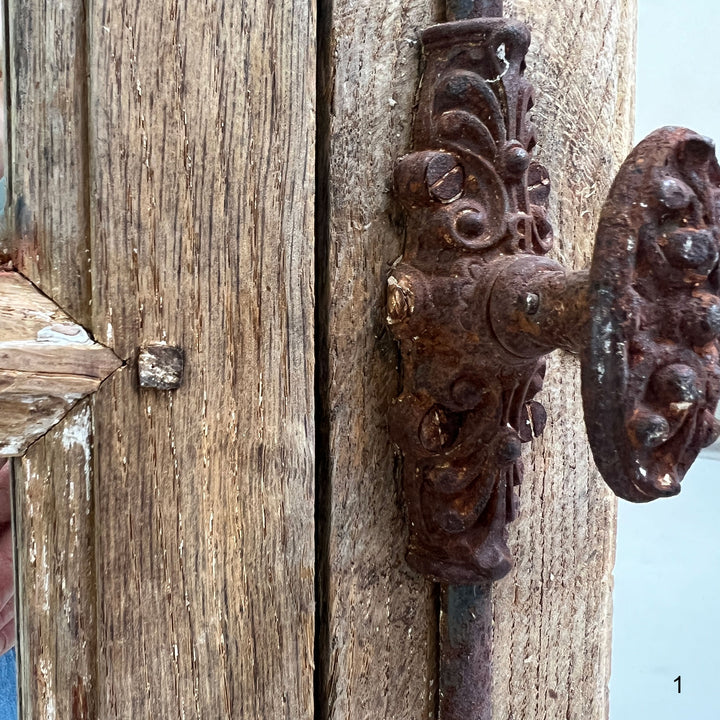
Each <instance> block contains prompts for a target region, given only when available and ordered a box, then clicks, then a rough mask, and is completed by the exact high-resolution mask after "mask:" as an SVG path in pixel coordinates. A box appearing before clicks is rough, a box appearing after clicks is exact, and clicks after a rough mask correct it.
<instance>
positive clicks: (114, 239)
mask: <svg viewBox="0 0 720 720" xmlns="http://www.w3.org/2000/svg"><path fill="white" fill-rule="evenodd" d="M10 20H11V26H10V29H9V35H10V37H11V46H12V47H11V56H12V57H13V58H14V70H13V76H12V78H11V83H12V87H11V96H12V97H13V99H14V101H16V102H15V103H14V107H15V108H16V109H17V111H18V114H17V115H16V116H14V118H13V121H12V133H13V137H12V143H11V145H12V148H13V170H14V179H15V180H16V182H15V183H14V184H13V192H12V202H13V217H14V218H15V221H16V225H17V226H16V233H15V236H14V238H13V240H11V242H14V243H15V247H10V248H9V254H10V256H11V257H13V258H14V259H15V261H16V263H17V264H18V265H19V266H20V267H21V269H22V270H23V272H27V273H28V275H29V276H30V277H31V278H32V279H33V281H34V282H36V283H37V285H38V286H39V287H40V288H41V289H42V290H43V291H44V292H46V293H47V294H48V295H49V296H51V297H53V298H56V299H62V303H63V305H64V306H65V307H67V308H68V309H69V311H70V312H71V314H72V315H73V316H74V317H77V318H78V320H80V321H82V322H83V323H86V322H87V324H86V326H87V327H88V329H89V330H91V331H92V333H93V335H94V336H95V337H97V338H98V339H99V340H100V341H101V342H103V343H106V344H107V345H108V346H109V347H112V348H113V349H114V350H115V352H116V353H117V354H118V355H119V356H120V357H122V358H123V359H125V360H127V361H128V366H127V367H125V368H122V369H121V370H119V371H118V372H117V373H115V375H114V376H113V377H112V379H111V380H110V381H108V382H107V383H105V384H104V385H103V387H102V388H101V390H100V392H99V394H97V395H96V396H95V397H94V398H93V400H92V401H91V402H89V403H83V405H82V407H80V408H78V409H77V410H76V411H75V412H74V413H73V414H72V415H71V416H69V417H68V418H66V420H65V421H64V422H63V423H62V424H61V425H60V426H59V427H58V428H57V429H56V430H55V431H52V432H51V433H49V434H48V435H47V436H45V437H44V438H42V439H41V440H40V441H39V442H38V443H36V444H35V445H34V446H33V447H32V448H31V450H30V451H29V453H28V455H27V456H26V457H25V458H24V459H23V460H22V461H16V462H15V483H16V490H17V503H18V507H17V517H18V537H19V539H20V548H19V558H18V573H19V576H20V585H19V598H20V599H19V603H20V605H21V607H22V608H23V612H24V615H23V617H22V622H23V625H24V627H23V632H22V634H21V638H20V644H19V664H20V678H21V690H20V692H21V706H22V713H23V716H24V717H48V718H49V717H63V718H65V717H67V718H71V717H72V718H85V719H90V718H101V719H102V720H108V719H109V718H122V719H124V718H129V717H137V718H151V717H157V718H170V717H185V718H246V719H247V720H250V719H252V718H255V719H257V720H265V719H266V718H272V719H273V720H274V719H275V718H291V719H292V720H309V719H310V718H312V716H313V698H312V675H313V636H314V561H315V557H314V541H313V534H314V492H313V481H314V457H313V453H314V417H313V415H314V398H313V272H314V268H313V242H312V229H313V187H314V168H313V160H314V151H313V146H314V112H315V107H314V88H315V10H314V5H313V4H312V3H303V2H297V0H279V2H275V3H269V4H268V3H265V2H259V1H258V2H247V3H232V2H228V1H227V0H219V1H218V2H202V3H189V4H188V3H185V4H183V3H179V4H178V3H177V2H175V1H174V0H162V1H161V2H158V3H153V4H151V5H150V4H139V5H138V4H130V5H128V4H127V3H124V2H121V1H120V0H117V1H116V0H109V2H103V3H85V2H83V1H82V0H69V1H68V2H65V3H60V4H58V3H55V4H52V3H51V4H49V5H48V4H47V3H44V2H39V1H37V0H33V1H32V2H27V3H19V2H11V12H10ZM72 228H81V229H82V228H84V229H85V230H84V231H82V230H80V231H79V232H77V237H78V238H81V239H82V242H79V241H78V243H76V244H75V245H73V246H71V247H67V248H65V249H64V246H63V243H64V242H65V241H66V239H67V238H68V237H70V236H71V235H72ZM73 237H74V236H73ZM66 255H67V257H66ZM90 270H91V271H92V272H91V273H90ZM163 341H166V342H168V343H173V344H176V345H179V346H181V347H182V348H183V350H184V351H185V358H186V371H185V377H184V382H183V385H182V387H181V388H180V389H179V390H177V391H176V392H163V391H157V390H152V389H140V388H139V387H138V383H137V378H136V372H135V359H136V351H137V348H138V347H139V346H141V345H144V344H147V343H150V342H163ZM86 457H89V460H88V462H85V458H86ZM80 489H82V491H80Z"/></svg>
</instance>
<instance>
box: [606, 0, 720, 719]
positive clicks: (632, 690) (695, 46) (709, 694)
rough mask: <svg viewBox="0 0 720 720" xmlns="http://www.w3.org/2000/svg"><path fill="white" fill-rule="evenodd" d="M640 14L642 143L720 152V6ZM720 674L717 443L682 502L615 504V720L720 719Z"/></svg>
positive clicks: (655, 8)
mask: <svg viewBox="0 0 720 720" xmlns="http://www.w3.org/2000/svg"><path fill="white" fill-rule="evenodd" d="M639 6H640V19H639V37H638V69H637V73H638V76H637V88H638V93H637V122H636V139H637V140H640V139H641V138H643V137H644V136H645V135H647V134H648V133H649V132H650V131H652V130H654V129H655V128H657V127H659V126H661V125H684V126H687V127H690V128H692V129H693V130H696V131H698V132H701V133H702V134H703V135H708V136H710V137H713V138H715V139H716V140H717V141H718V142H720V67H719V66H720V62H719V61H718V58H719V57H720V53H719V51H718V48H719V47H720V40H718V37H720V3H717V2H710V1H709V0H684V2H681V3H678V2H677V1H676V0H675V1H674V2H670V1H669V0H639ZM719 671H720V447H718V445H717V444H716V446H714V447H713V448H712V449H711V450H709V451H706V452H705V453H704V454H703V455H702V456H701V458H700V459H699V460H698V461H697V462H696V464H695V466H694V467H693V468H692V469H691V470H690V472H689V473H688V474H687V476H686V478H685V480H684V481H683V490H682V493H681V494H680V495H679V496H678V497H675V498H671V499H668V500H658V501H656V502H654V503H650V504H649V505H633V504H631V503H627V502H624V501H622V500H621V501H620V507H619V513H618V542H617V558H616V564H615V593H614V617H613V658H612V678H611V681H610V719H611V720H720V681H718V673H719ZM678 675H680V676H681V677H682V692H681V693H680V694H678V692H677V683H675V682H673V681H674V679H675V678H676V677H677V676H678Z"/></svg>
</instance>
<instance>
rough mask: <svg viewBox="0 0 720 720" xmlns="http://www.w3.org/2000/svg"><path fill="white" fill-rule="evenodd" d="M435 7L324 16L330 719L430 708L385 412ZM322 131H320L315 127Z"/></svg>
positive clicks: (426, 620) (340, 6) (428, 603)
mask: <svg viewBox="0 0 720 720" xmlns="http://www.w3.org/2000/svg"><path fill="white" fill-rule="evenodd" d="M432 13H433V7H432V3H431V2H428V1H427V0H411V1H406V0H400V1H393V2H390V3H377V2H372V1H370V0H362V1H361V2H358V1H357V0H340V1H336V2H334V3H333V5H332V11H331V14H330V15H329V16H328V17H327V18H326V23H327V27H326V35H327V41H328V45H327V47H326V49H325V53H324V57H323V59H322V62H323V68H324V71H325V72H324V76H323V77H322V86H321V87H322V93H323V95H322V107H327V109H328V115H327V117H326V118H325V121H326V124H327V126H326V127H325V132H326V133H327V137H328V139H329V141H328V146H327V147H326V148H325V150H326V152H327V155H326V157H325V162H326V165H325V167H326V171H327V173H328V174H327V187H326V188H325V190H326V193H327V195H326V197H322V196H321V203H320V204H321V207H323V208H325V209H326V212H327V220H326V225H324V229H325V230H326V232H327V235H326V237H325V241H324V243H323V245H324V250H325V254H324V256H323V258H322V262H321V263H319V265H320V266H322V267H325V268H326V269H327V276H326V277H325V278H324V285H323V287H324V293H323V298H322V300H321V303H322V311H323V315H322V317H321V325H322V326H324V327H326V329H327V334H326V337H325V338H324V343H323V347H324V348H325V350H324V351H323V352H327V355H328V364H327V367H326V368H325V372H324V375H323V377H322V381H321V385H322V386H323V388H324V389H325V391H326V403H327V405H326V408H325V412H326V414H327V417H328V426H327V428H326V430H327V445H326V449H325V450H326V453H327V455H328V458H329V461H328V468H327V475H326V477H324V478H323V479H322V480H321V481H324V482H326V483H327V486H326V487H327V490H328V502H327V507H326V519H327V523H326V526H325V527H324V532H323V535H322V543H323V546H322V547H323V553H322V557H323V560H324V561H325V562H326V563H327V565H326V567H325V573H326V579H327V583H326V589H327V596H326V597H325V598H324V616H323V626H324V627H327V634H326V635H325V636H324V637H321V638H320V641H321V644H322V643H324V645H322V648H321V652H320V655H321V658H322V661H323V667H322V668H321V669H320V673H319V675H320V677H319V680H318V682H319V684H320V688H321V696H322V698H323V702H324V705H325V715H324V717H327V718H332V719H333V720H340V719H342V720H345V719H350V718H351V719H352V720H365V719H366V718H373V719H379V718H386V719H387V720H420V719H421V718H431V717H433V716H434V713H435V706H436V692H437V688H436V685H435V676H436V670H435V666H436V654H435V653H436V649H435V644H436V632H437V620H436V616H437V607H436V606H437V599H436V595H435V589H434V587H433V585H432V583H429V582H427V581H426V580H425V579H424V578H422V577H421V576H419V575H418V574H416V573H414V572H413V571H412V570H410V569H409V568H408V567H407V566H406V564H405V561H404V554H405V540H406V530H405V524H404V513H403V508H402V505H401V503H400V499H399V496H398V488H399V478H397V479H396V472H395V465H396V458H395V456H394V453H393V449H392V446H391V443H390V440H389V438H388V433H387V421H386V417H387V408H388V405H389V403H390V401H391V399H392V398H393V397H394V396H395V395H396V394H397V391H398V386H399V383H398V375H397V350H396V347H395V344H394V342H393V340H392V338H391V337H390V335H389V334H388V332H387V330H386V327H385V312H384V287H385V283H386V280H387V273H388V270H389V268H390V265H391V263H392V262H393V260H394V259H395V258H397V257H398V256H399V255H400V252H401V244H402V233H401V229H400V216H399V212H398V209H397V207H396V206H395V204H394V200H393V198H392V196H391V192H390V189H391V183H392V168H393V164H394V161H395V159H396V158H397V157H399V156H400V155H402V154H404V153H405V152H407V151H408V149H409V143H410V129H411V120H412V111H413V103H414V98H415V93H416V90H417V79H418V75H417V73H418V64H419V52H418V51H419V45H418V37H419V33H420V32H421V31H422V30H423V29H424V28H425V27H426V26H427V25H429V24H431V23H432V22H433V18H432ZM321 127H322V124H321Z"/></svg>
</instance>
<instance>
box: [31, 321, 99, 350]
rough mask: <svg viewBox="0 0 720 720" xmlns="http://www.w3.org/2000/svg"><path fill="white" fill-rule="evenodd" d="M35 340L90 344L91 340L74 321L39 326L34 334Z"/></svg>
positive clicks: (67, 343) (58, 343) (54, 343)
mask: <svg viewBox="0 0 720 720" xmlns="http://www.w3.org/2000/svg"><path fill="white" fill-rule="evenodd" d="M36 340H37V342H41V343H51V344H53V345H92V344H93V341H92V340H91V339H90V337H89V336H88V334H87V332H85V329H84V328H82V327H80V325H76V324H75V323H53V324H52V325H48V326H46V327H44V328H40V330H38V332H37V336H36Z"/></svg>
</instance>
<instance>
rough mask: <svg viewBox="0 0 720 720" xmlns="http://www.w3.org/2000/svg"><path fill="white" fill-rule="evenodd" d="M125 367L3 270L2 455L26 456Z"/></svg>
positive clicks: (0, 351) (0, 314)
mask: <svg viewBox="0 0 720 720" xmlns="http://www.w3.org/2000/svg"><path fill="white" fill-rule="evenodd" d="M121 365H122V361H121V360H120V359H119V358H118V357H117V356H116V355H115V353H113V351H112V350H110V349H109V348H107V347H105V346H103V345H100V344H99V343H96V342H95V341H94V340H92V339H91V338H90V336H89V335H88V333H87V331H86V330H85V329H84V328H83V327H81V326H80V325H78V324H77V323H76V322H74V321H73V320H72V319H71V318H70V317H69V316H68V315H67V314H66V313H64V312H63V311H62V310H61V309H60V308H59V307H57V305H55V303H53V302H52V300H50V299H49V298H47V297H46V296H45V295H43V294H42V293H41V292H39V291H38V290H37V288H35V286H34V285H33V284H32V283H31V282H29V281H28V280H26V279H25V278H24V277H23V276H22V275H20V274H19V273H16V272H4V271H0V457H10V456H13V455H22V454H23V453H24V452H25V450H26V449H27V448H28V446H29V445H30V444H31V443H33V442H34V441H35V440H37V439H38V438H39V437H41V436H42V435H44V434H45V433H46V432H47V431H48V430H49V429H50V428H51V427H52V426H53V425H55V424H56V423H57V422H59V421H60V420H61V419H62V418H63V417H64V416H65V414H66V413H67V411H68V410H69V409H70V408H71V407H72V406H73V405H74V404H75V403H76V402H77V401H78V400H80V399H81V398H83V397H85V396H87V395H89V394H90V393H93V392H95V390H97V388H98V387H99V386H100V383H101V382H102V381H103V380H104V379H105V378H106V377H108V375H110V374H111V373H112V372H113V371H115V370H117V368H119V367H120V366H121Z"/></svg>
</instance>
